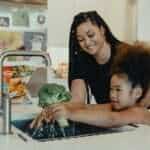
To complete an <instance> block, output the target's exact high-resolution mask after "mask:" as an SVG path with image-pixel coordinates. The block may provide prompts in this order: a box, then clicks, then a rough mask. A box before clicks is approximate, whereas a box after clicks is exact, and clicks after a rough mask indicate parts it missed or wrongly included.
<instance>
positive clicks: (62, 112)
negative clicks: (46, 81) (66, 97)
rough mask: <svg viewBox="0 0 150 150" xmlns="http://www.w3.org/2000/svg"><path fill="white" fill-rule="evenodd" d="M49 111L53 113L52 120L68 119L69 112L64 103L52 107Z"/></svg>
mask: <svg viewBox="0 0 150 150" xmlns="http://www.w3.org/2000/svg"><path fill="white" fill-rule="evenodd" d="M51 111H52V113H53V120H57V119H59V118H64V119H69V114H70V113H71V110H70V109H69V107H68V106H67V104H65V103H61V104H54V105H52V106H51Z"/></svg>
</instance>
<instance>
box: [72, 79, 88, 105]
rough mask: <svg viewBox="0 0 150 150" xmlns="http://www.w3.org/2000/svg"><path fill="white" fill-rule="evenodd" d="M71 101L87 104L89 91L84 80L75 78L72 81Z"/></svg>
mask: <svg viewBox="0 0 150 150" xmlns="http://www.w3.org/2000/svg"><path fill="white" fill-rule="evenodd" d="M71 96H72V98H71V102H73V103H80V104H85V103H86V99H87V91H86V85H85V82H84V80H82V79H75V80H72V83H71Z"/></svg>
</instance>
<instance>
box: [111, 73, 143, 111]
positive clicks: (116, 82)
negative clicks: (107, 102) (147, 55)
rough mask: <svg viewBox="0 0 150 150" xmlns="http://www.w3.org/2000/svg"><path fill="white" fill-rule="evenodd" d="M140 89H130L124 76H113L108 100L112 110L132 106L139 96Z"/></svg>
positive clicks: (130, 86)
mask: <svg viewBox="0 0 150 150" xmlns="http://www.w3.org/2000/svg"><path fill="white" fill-rule="evenodd" d="M141 94H142V92H141V88H139V87H135V88H132V85H131V83H130V82H129V80H128V78H127V76H126V75H117V74H115V75H113V76H112V78H111V82H110V99H111V103H112V107H113V109H116V110H121V109H124V108H128V107H130V106H133V105H134V104H135V103H136V101H137V100H138V98H139V97H140V96H141Z"/></svg>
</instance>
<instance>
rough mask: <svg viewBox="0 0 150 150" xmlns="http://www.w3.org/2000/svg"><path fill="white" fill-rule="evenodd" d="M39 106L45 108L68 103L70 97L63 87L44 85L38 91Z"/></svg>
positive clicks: (51, 84) (50, 84)
mask: <svg viewBox="0 0 150 150" xmlns="http://www.w3.org/2000/svg"><path fill="white" fill-rule="evenodd" d="M38 95H39V106H41V107H46V106H48V105H51V104H55V103H60V102H66V101H69V100H70V98H71V95H70V93H69V92H68V91H66V89H65V87H64V86H63V85H59V84H56V83H46V84H44V85H43V86H42V87H41V88H40V90H39V93H38Z"/></svg>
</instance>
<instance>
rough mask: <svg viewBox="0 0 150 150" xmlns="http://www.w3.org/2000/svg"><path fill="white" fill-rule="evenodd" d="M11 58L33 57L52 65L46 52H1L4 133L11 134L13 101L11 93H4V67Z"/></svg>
mask: <svg viewBox="0 0 150 150" xmlns="http://www.w3.org/2000/svg"><path fill="white" fill-rule="evenodd" d="M9 56H32V57H42V58H43V59H44V60H45V65H46V66H50V65H51V59H50V56H49V55H48V53H46V52H44V51H20V50H19V51H17V50H15V51H14V50H11V51H2V52H0V85H1V87H0V90H1V99H0V100H1V107H2V111H1V114H2V116H3V133H4V134H10V133H11V100H10V98H9V93H8V92H7V93H6V92H4V86H3V85H4V83H3V82H4V81H3V66H4V60H5V59H6V58H7V57H9Z"/></svg>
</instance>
